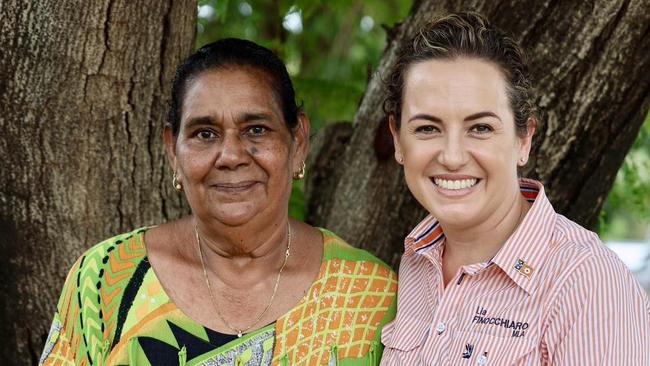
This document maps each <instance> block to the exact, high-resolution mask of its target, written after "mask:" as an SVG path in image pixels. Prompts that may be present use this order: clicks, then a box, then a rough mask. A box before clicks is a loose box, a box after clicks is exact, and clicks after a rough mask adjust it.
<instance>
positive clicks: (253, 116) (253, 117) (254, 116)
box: [238, 112, 273, 122]
mask: <svg viewBox="0 0 650 366" xmlns="http://www.w3.org/2000/svg"><path fill="white" fill-rule="evenodd" d="M238 119H239V120H240V121H241V122H251V121H260V120H271V119H273V118H272V117H271V115H270V114H268V113H263V112H257V113H251V112H248V113H244V114H243V115H242V116H241V117H240V118H238Z"/></svg>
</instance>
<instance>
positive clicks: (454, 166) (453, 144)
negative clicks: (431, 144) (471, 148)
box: [438, 135, 467, 170]
mask: <svg viewBox="0 0 650 366" xmlns="http://www.w3.org/2000/svg"><path fill="white" fill-rule="evenodd" d="M438 162H439V163H440V164H441V165H444V166H445V167H446V168H447V169H449V170H458V169H460V168H461V167H462V166H463V165H465V163H466V162H467V151H466V150H465V146H464V144H463V139H462V137H460V136H451V135H448V136H446V138H445V142H444V145H443V146H442V151H440V153H439V154H438Z"/></svg>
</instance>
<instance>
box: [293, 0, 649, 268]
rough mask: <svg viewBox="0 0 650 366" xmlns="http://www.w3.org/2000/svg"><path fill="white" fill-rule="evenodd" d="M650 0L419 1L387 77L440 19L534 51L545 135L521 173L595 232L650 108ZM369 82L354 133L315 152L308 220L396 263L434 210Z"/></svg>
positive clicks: (395, 33)
mask: <svg viewBox="0 0 650 366" xmlns="http://www.w3.org/2000/svg"><path fill="white" fill-rule="evenodd" d="M649 7H650V2H649V1H648V0H630V1H625V0H597V1H593V2H583V1H560V2H558V1H550V0H545V1H537V0H497V1H480V0H476V1H416V3H415V4H414V6H413V9H412V11H411V14H410V15H409V16H408V18H407V19H406V20H405V21H404V22H403V23H402V24H400V25H398V26H397V27H396V28H395V29H393V30H392V31H391V32H389V33H390V35H389V38H390V39H389V42H388V46H387V48H386V50H385V54H384V57H383V59H382V61H381V63H380V66H379V69H378V70H377V74H380V75H385V74H386V73H387V70H389V69H390V68H391V66H392V65H393V64H394V63H395V57H396V51H397V49H398V48H399V47H400V46H401V45H402V44H403V43H404V42H407V40H408V39H410V38H411V37H412V36H413V35H414V34H415V32H416V30H417V29H418V28H419V27H421V26H422V25H423V24H425V23H426V22H427V21H428V20H430V19H431V18H432V17H434V16H435V14H440V13H445V12H450V11H459V10H475V11H478V12H480V13H482V14H484V15H486V16H487V17H488V18H489V19H490V20H491V21H492V22H493V23H494V24H495V25H496V26H498V27H499V28H501V29H504V30H506V31H508V32H510V33H511V34H513V35H514V36H515V38H516V39H517V40H518V41H519V42H520V43H521V44H522V45H523V47H524V48H525V49H526V50H527V51H528V56H529V60H530V64H531V71H532V75H533V79H534V82H533V84H534V85H536V87H537V92H538V93H537V94H538V96H537V98H536V102H537V104H538V106H539V107H540V110H539V113H538V115H539V119H540V126H539V129H538V131H537V134H536V136H535V138H534V146H533V151H532V156H531V159H530V161H529V163H528V165H527V167H526V169H525V170H524V171H523V175H524V176H527V177H531V178H535V179H539V180H541V181H542V182H543V183H544V184H545V186H546V189H547V193H548V195H549V197H550V199H551V201H552V202H553V205H554V207H555V208H556V210H557V211H559V212H561V213H563V214H565V215H566V216H568V217H569V218H571V219H573V220H575V221H577V222H579V223H581V224H583V225H585V226H587V227H592V228H593V227H594V226H595V224H596V223H597V219H598V215H599V212H600V209H601V207H602V205H603V202H604V200H605V198H606V196H607V194H608V192H609V190H610V188H611V186H612V184H613V182H614V178H615V176H616V172H617V171H618V168H619V167H620V165H621V164H622V161H623V158H624V157H625V154H626V153H627V151H628V150H629V148H630V147H631V145H632V143H633V141H634V138H635V137H636V135H637V133H638V131H639V128H640V126H641V124H642V122H643V120H644V117H645V114H646V112H647V111H648V108H649V107H650V93H649V92H650V57H648V53H647V52H648V49H650V34H649V30H650V12H649V11H648V8H649ZM385 96H386V93H385V89H384V87H383V85H382V83H381V79H380V77H379V76H378V75H375V76H374V77H373V78H372V79H371V80H370V82H369V84H368V88H367V90H366V94H365V96H364V97H363V100H362V102H361V106H360V108H359V111H358V112H357V115H356V117H355V121H354V124H353V125H350V126H349V127H347V128H346V127H341V126H337V125H334V126H332V127H329V128H328V129H327V130H325V131H323V133H322V135H321V136H319V137H318V138H317V141H316V143H315V144H314V149H312V157H311V161H310V168H311V169H310V178H309V181H308V182H307V184H306V188H307V192H306V200H307V204H308V216H307V220H308V221H309V222H311V223H313V224H316V225H318V226H325V227H327V228H329V229H331V230H334V231H335V232H337V233H338V234H339V235H341V236H343V237H344V238H346V239H348V240H350V241H351V242H352V243H353V244H355V245H357V246H360V247H363V248H366V249H369V250H371V251H373V252H374V253H376V254H378V255H379V256H380V257H382V258H383V259H384V260H386V261H387V262H388V263H391V264H392V265H394V266H396V265H397V263H398V260H399V257H400V255H401V253H402V251H403V238H404V236H405V235H406V234H408V232H409V230H410V229H411V228H412V227H413V226H414V225H415V224H416V223H417V222H418V221H419V220H420V219H422V218H423V217H424V215H425V214H426V212H425V211H424V210H423V209H422V208H420V206H419V205H418V203H417V202H416V201H415V200H414V199H413V198H412V196H411V195H410V193H409V192H408V189H407V188H406V185H405V184H404V180H403V174H402V171H401V168H400V166H399V165H398V164H396V163H395V162H394V159H393V147H392V141H391V139H390V135H389V132H388V128H387V122H386V119H385V117H384V114H383V112H382V102H383V100H384V98H385Z"/></svg>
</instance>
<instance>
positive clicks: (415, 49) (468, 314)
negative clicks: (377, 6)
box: [382, 13, 650, 366]
mask: <svg viewBox="0 0 650 366" xmlns="http://www.w3.org/2000/svg"><path fill="white" fill-rule="evenodd" d="M407 45H408V46H406V47H405V48H404V49H402V51H401V53H400V54H399V56H398V57H399V58H398V61H397V63H396V66H395V68H394V69H393V71H392V74H391V75H390V77H389V78H388V89H389V91H388V94H389V97H388V99H387V100H386V103H385V105H384V107H385V110H386V113H387V114H388V118H389V125H390V130H391V132H392V135H393V139H394V143H395V158H396V160H397V161H398V163H400V164H402V165H403V166H404V176H405V179H406V183H407V185H408V187H409V189H410V191H411V192H412V193H413V195H414V196H415V198H416V199H417V200H418V202H419V203H420V204H421V205H422V206H423V207H424V208H425V209H427V211H429V213H430V215H429V216H428V217H427V218H425V219H424V220H423V221H422V222H421V223H420V224H418V225H417V226H416V227H415V228H414V229H413V231H412V232H411V233H410V234H409V235H408V236H407V238H406V239H405V253H404V255H403V257H402V261H401V263H400V274H399V278H400V286H399V295H398V309H397V316H396V318H395V320H394V321H393V322H392V323H390V324H389V325H388V326H386V327H385V328H384V331H383V335H382V342H383V343H384V344H385V345H386V351H385V352H384V357H383V359H382V365H460V364H465V362H468V363H467V364H468V365H469V364H479V365H481V364H490V365H639V366H641V365H649V364H650V348H649V347H648V345H649V344H650V301H648V297H647V295H646V294H645V291H644V290H643V289H642V288H641V287H640V286H639V284H638V282H637V281H636V280H635V279H634V277H633V276H632V274H631V273H630V271H629V270H628V269H627V268H626V267H625V265H624V264H623V263H622V262H621V261H620V260H619V259H618V258H617V257H616V255H615V254H613V253H612V252H611V251H610V250H608V249H607V248H606V247H604V246H603V245H602V243H601V242H600V240H599V239H598V237H597V236H596V234H594V233H592V232H589V231H587V230H586V229H584V228H582V227H580V226H579V225H577V224H576V223H574V222H571V221H569V220H568V219H566V218H565V217H563V216H561V215H559V214H557V213H556V212H555V211H554V209H553V207H552V206H551V204H550V202H549V201H548V199H547V198H546V195H545V192H544V187H543V186H542V184H541V183H539V182H536V181H533V180H528V179H519V178H518V167H521V166H523V165H525V164H526V162H527V161H528V154H529V152H530V148H531V144H532V139H533V135H534V133H535V130H536V128H537V123H538V122H537V120H536V117H535V115H534V113H533V108H532V105H531V103H530V100H531V99H532V98H531V96H530V93H529V90H530V85H529V81H528V72H527V67H526V62H525V58H524V56H523V52H522V50H521V49H520V47H519V46H518V45H517V44H516V43H515V42H514V41H513V40H512V39H511V38H509V37H507V36H505V35H504V34H503V33H501V32H500V31H498V30H497V29H495V28H494V27H492V26H491V25H490V24H489V23H488V22H487V20H486V19H484V18H483V17H482V16H480V15H478V14H475V13H459V14H451V15H449V16H446V17H443V18H440V19H437V20H434V21H433V22H431V23H430V24H428V25H427V26H426V27H425V28H424V29H422V30H421V31H420V32H419V33H418V34H417V35H416V36H415V38H414V39H413V40H412V42H407Z"/></svg>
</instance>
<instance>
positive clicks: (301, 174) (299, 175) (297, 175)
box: [293, 161, 305, 180]
mask: <svg viewBox="0 0 650 366" xmlns="http://www.w3.org/2000/svg"><path fill="white" fill-rule="evenodd" d="M304 177H305V162H304V161H303V162H302V166H301V167H300V170H298V171H297V172H296V173H293V179H298V180H300V179H302V178H304Z"/></svg>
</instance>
